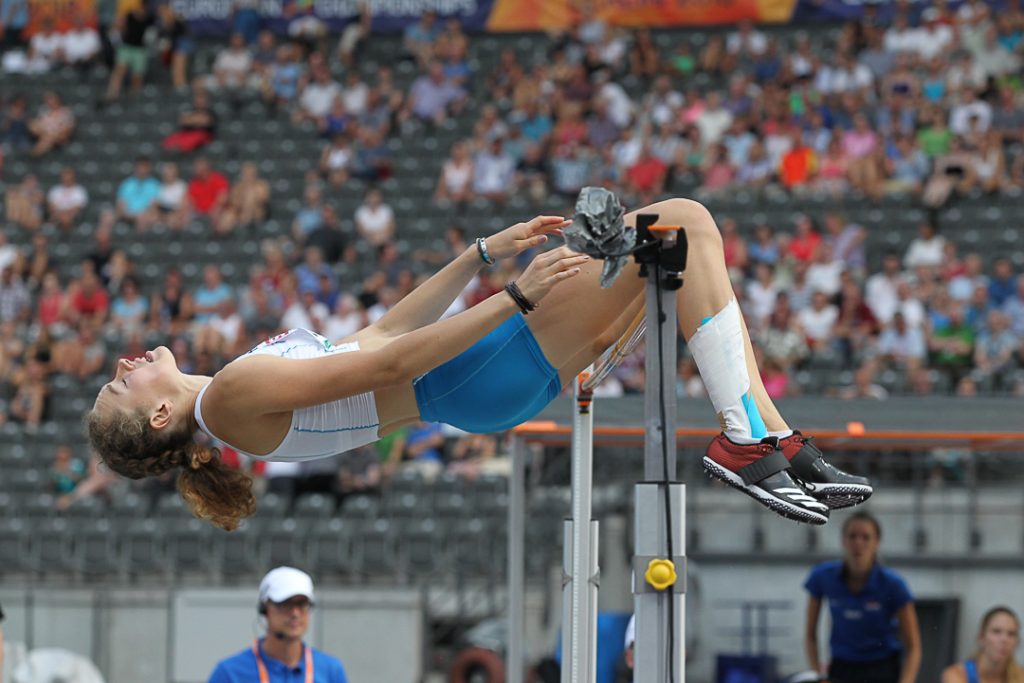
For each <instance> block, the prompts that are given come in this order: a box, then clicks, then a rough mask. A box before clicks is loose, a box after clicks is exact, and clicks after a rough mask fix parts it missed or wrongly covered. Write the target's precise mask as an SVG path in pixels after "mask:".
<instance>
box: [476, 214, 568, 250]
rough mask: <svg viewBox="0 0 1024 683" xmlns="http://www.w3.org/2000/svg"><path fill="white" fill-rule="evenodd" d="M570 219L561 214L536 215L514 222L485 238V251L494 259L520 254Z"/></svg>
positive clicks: (566, 223)
mask: <svg viewBox="0 0 1024 683" xmlns="http://www.w3.org/2000/svg"><path fill="white" fill-rule="evenodd" d="M570 223H572V221H567V220H565V219H564V218H562V217H561V216H537V217H536V218H534V219H532V220H530V221H527V222H526V223H516V224H515V225H513V226H511V227H509V228H505V229H504V230H502V231H501V232H499V233H497V234H495V235H491V236H490V237H488V238H487V240H486V243H487V252H488V253H489V254H490V255H491V257H492V258H493V259H495V260H499V259H503V258H508V257H509V256H515V255H516V254H521V253H522V252H524V251H526V250H527V249H531V248H533V247H539V246H541V245H542V244H544V243H545V242H547V241H548V234H550V233H558V232H559V231H560V230H561V229H562V228H564V227H567V226H568V225H569V224H570Z"/></svg>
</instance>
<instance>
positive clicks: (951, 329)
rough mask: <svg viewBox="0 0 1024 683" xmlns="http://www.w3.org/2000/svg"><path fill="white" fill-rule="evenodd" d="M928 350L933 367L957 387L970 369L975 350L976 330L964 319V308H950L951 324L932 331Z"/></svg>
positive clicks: (952, 306) (954, 306) (954, 305)
mask: <svg viewBox="0 0 1024 683" xmlns="http://www.w3.org/2000/svg"><path fill="white" fill-rule="evenodd" d="M928 349H929V351H930V353H931V359H932V366H933V367H935V368H938V369H939V370H942V371H944V372H945V373H946V375H947V376H948V377H949V379H950V383H951V384H952V385H953V386H956V385H957V383H958V382H959V381H960V378H961V377H963V376H964V375H965V374H966V373H967V371H968V370H969V369H970V366H971V362H972V360H973V358H972V355H973V350H974V330H973V329H971V326H970V325H969V324H968V323H967V321H966V319H965V317H964V309H963V306H961V305H960V304H952V305H951V306H950V307H949V322H948V323H947V324H945V325H943V326H942V327H938V328H936V329H933V330H932V333H931V337H930V339H929V340H928Z"/></svg>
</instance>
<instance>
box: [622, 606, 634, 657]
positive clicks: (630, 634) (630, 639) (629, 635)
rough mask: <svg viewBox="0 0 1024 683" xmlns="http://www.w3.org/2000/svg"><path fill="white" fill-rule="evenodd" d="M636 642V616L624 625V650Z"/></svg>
mask: <svg viewBox="0 0 1024 683" xmlns="http://www.w3.org/2000/svg"><path fill="white" fill-rule="evenodd" d="M635 642H636V615H633V616H631V617H630V618H629V623H628V624H626V643H625V645H624V646H623V647H624V649H626V650H628V649H629V646H630V645H632V644H633V643H635Z"/></svg>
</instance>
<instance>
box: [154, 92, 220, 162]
mask: <svg viewBox="0 0 1024 683" xmlns="http://www.w3.org/2000/svg"><path fill="white" fill-rule="evenodd" d="M216 134H217V115H216V114H215V113H214V111H213V108H212V107H211V106H210V98H209V96H208V95H207V94H206V91H205V90H203V89H202V88H198V87H197V88H196V89H195V90H194V91H193V93H192V106H191V107H190V108H189V109H188V111H186V112H184V113H183V114H181V116H179V117H178V128H177V130H175V131H174V132H173V133H171V134H170V135H168V136H167V137H166V138H164V141H163V148H164V149H166V150H168V151H171V152H181V153H183V154H187V153H190V152H194V151H196V150H197V149H200V148H202V147H205V146H206V145H208V144H210V143H211V142H213V140H214V137H215V136H216Z"/></svg>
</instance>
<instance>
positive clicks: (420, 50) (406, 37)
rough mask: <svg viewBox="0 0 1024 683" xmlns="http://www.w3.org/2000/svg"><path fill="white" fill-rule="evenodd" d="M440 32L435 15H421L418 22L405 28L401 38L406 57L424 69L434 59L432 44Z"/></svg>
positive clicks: (428, 13) (426, 13)
mask: <svg viewBox="0 0 1024 683" xmlns="http://www.w3.org/2000/svg"><path fill="white" fill-rule="evenodd" d="M440 32H441V30H440V27H438V26H437V15H436V14H434V13H433V12H424V13H423V14H421V15H420V20H419V21H418V22H416V23H415V24H410V25H409V26H407V27H406V29H405V33H404V34H403V37H402V48H403V50H405V53H406V55H407V57H411V58H412V59H414V60H416V62H417V63H418V64H419V66H420V67H425V66H426V65H427V63H428V62H430V61H431V60H432V59H433V58H434V43H435V42H436V41H437V38H438V35H439V34H440Z"/></svg>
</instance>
